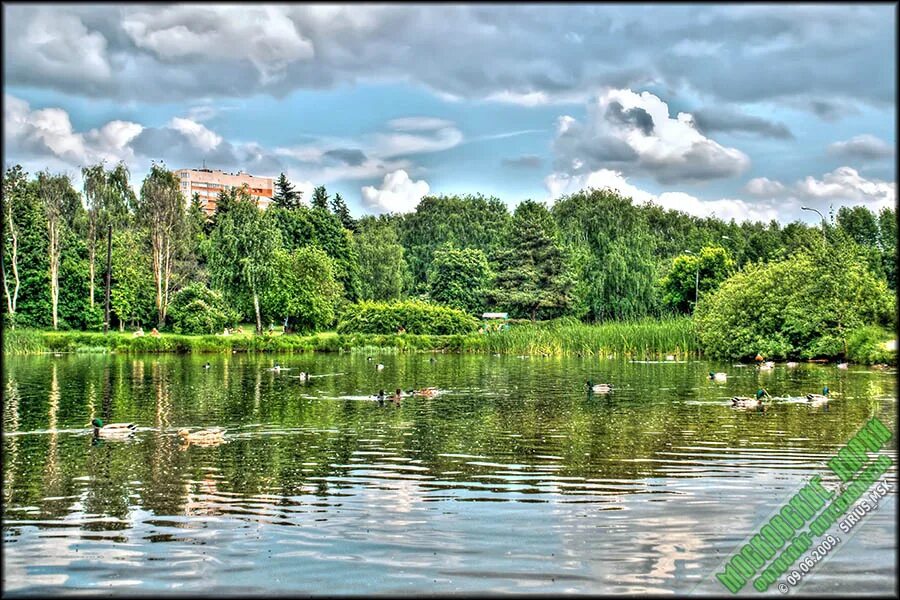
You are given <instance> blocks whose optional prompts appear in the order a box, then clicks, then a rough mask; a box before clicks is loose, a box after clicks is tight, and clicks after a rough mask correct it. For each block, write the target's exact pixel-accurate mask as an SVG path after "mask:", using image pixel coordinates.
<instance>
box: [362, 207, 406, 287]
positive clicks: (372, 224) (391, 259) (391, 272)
mask: <svg viewBox="0 0 900 600" xmlns="http://www.w3.org/2000/svg"><path fill="white" fill-rule="evenodd" d="M353 239H354V242H355V243H356V251H357V255H358V256H359V279H360V299H362V300H376V301H383V300H399V299H400V298H401V297H403V292H404V290H405V289H407V288H408V287H409V285H410V284H411V277H410V274H409V267H408V266H407V264H406V259H405V258H404V250H403V246H402V245H400V238H399V236H398V235H397V230H396V228H395V226H394V225H393V224H392V223H391V221H389V220H388V219H387V218H385V217H384V216H379V217H373V216H366V217H363V218H362V219H360V220H359V223H358V231H357V233H356V235H354V236H353Z"/></svg>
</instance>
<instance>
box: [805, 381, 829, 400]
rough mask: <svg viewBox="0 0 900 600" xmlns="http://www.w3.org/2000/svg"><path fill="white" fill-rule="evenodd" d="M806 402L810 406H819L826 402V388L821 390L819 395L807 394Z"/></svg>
mask: <svg viewBox="0 0 900 600" xmlns="http://www.w3.org/2000/svg"><path fill="white" fill-rule="evenodd" d="M806 401H807V402H809V403H810V404H812V405H820V404H825V403H826V402H828V386H827V385H826V386H825V387H823V388H822V393H821V394H807V395H806Z"/></svg>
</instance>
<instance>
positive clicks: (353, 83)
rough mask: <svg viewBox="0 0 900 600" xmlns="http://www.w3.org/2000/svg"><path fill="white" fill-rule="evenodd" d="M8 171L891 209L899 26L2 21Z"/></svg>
mask: <svg viewBox="0 0 900 600" xmlns="http://www.w3.org/2000/svg"><path fill="white" fill-rule="evenodd" d="M3 13H4V14H3V17H4V19H3V34H4V35H3V65H4V71H3V87H4V90H3V91H4V94H3V121H4V128H3V129H4V139H3V143H4V167H8V166H10V165H12V164H16V163H18V164H21V165H22V166H23V167H24V168H25V169H26V170H28V171H29V172H31V173H35V172H37V171H39V170H43V169H49V170H51V171H54V172H58V171H62V172H66V173H69V174H70V175H71V176H72V180H73V182H74V184H75V185H76V187H80V185H81V177H80V169H81V167H82V166H86V165H90V164H95V163H96V162H98V161H105V162H106V163H108V164H113V163H115V162H117V161H120V160H123V161H125V162H126V164H127V165H128V167H129V169H130V171H131V174H132V178H133V183H134V184H135V187H136V188H139V187H140V181H141V179H142V178H143V177H144V176H145V175H146V173H147V171H148V170H149V168H150V165H151V164H152V162H153V161H157V162H159V161H162V162H164V163H165V165H166V166H167V167H169V168H171V169H173V170H174V169H180V168H196V167H200V166H202V165H203V164H205V165H206V166H207V167H210V168H217V169H222V170H224V171H229V172H232V171H238V170H244V171H246V172H249V173H252V174H254V175H262V176H271V177H277V176H278V174H279V173H282V172H284V173H285V174H286V175H287V176H288V178H289V179H290V180H291V181H292V182H293V183H294V184H295V186H296V187H297V188H298V189H300V190H302V191H303V192H304V197H305V198H306V199H307V200H308V199H309V197H310V196H311V191H312V188H313V187H314V186H317V185H325V186H326V187H327V189H328V190H329V192H330V193H335V192H337V193H340V194H341V195H342V196H343V198H344V199H345V201H346V202H347V203H348V205H349V207H350V210H351V212H352V213H353V214H354V216H357V217H358V216H361V215H363V214H380V213H385V212H400V213H404V212H409V211H412V210H414V209H415V207H416V205H417V203H418V202H419V200H420V199H421V198H422V197H423V196H425V195H439V194H479V193H480V194H483V195H485V196H496V197H498V198H500V199H501V200H503V201H504V202H506V203H507V204H508V205H509V206H510V208H511V209H512V208H514V207H515V206H516V205H517V204H518V203H519V202H521V201H523V200H526V199H532V200H537V201H542V202H547V203H548V204H552V203H553V202H554V201H555V200H556V199H558V198H559V197H561V196H563V195H565V194H571V193H574V192H576V191H578V190H580V189H584V188H586V187H596V188H605V187H610V188H613V189H616V190H618V191H619V192H621V193H623V194H625V195H627V196H630V197H632V198H633V199H634V201H635V202H639V203H644V202H655V203H657V204H660V205H662V206H663V207H665V208H671V209H678V210H681V211H684V212H687V213H690V214H693V215H698V216H709V215H715V216H717V217H720V218H724V219H726V220H727V219H732V218H734V219H736V220H738V221H743V220H748V219H749V220H765V221H768V220H770V219H778V220H779V221H781V222H783V223H787V222H791V221H795V220H802V221H805V222H809V223H814V222H817V221H818V219H819V217H818V216H817V215H816V214H815V213H812V212H810V211H803V210H801V207H802V206H807V207H812V208H816V209H818V210H819V211H821V212H822V213H824V214H825V215H828V211H829V210H831V209H833V210H835V211H836V210H837V209H838V208H839V207H840V206H844V205H848V206H852V205H863V206H867V207H869V208H871V209H873V210H876V211H877V210H879V209H880V208H882V207H886V206H890V207H893V206H894V205H895V203H896V196H897V183H896V180H897V176H896V167H895V162H896V141H897V140H896V135H895V130H896V84H897V81H896V66H897V65H896V44H897V40H896V32H897V6H896V5H893V4H870V5H849V4H848V5H837V4H829V5H812V4H796V5H782V4H777V5H775V4H773V5H752V6H743V5H735V4H727V5H726V4H721V5H718V4H697V5H690V4H668V5H665V4H641V5H613V4H595V5H590V4H578V5H564V4H544V5H511V4H505V5H474V4H473V5H464V4H459V5H450V4H436V5H399V4H398V5H378V4H362V5H326V4H313V5H293V4H271V5H250V4H246V5H243V4H223V5H215V4H202V5H199V4H178V5H160V4H154V5H141V4H125V5H113V4H93V5H92V4H73V5H42V4H4V5H3Z"/></svg>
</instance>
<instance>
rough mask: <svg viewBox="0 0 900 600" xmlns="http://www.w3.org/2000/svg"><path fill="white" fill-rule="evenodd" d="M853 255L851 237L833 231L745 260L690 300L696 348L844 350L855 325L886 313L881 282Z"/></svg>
mask: <svg viewBox="0 0 900 600" xmlns="http://www.w3.org/2000/svg"><path fill="white" fill-rule="evenodd" d="M861 258H862V257H861V256H860V254H859V247H858V246H857V245H856V244H855V243H852V242H851V241H850V240H849V239H844V238H842V237H841V236H835V239H834V240H833V241H831V242H830V243H828V244H819V245H818V246H816V247H815V248H813V249H811V250H808V251H804V252H801V253H799V254H798V255H796V256H794V257H791V258H788V259H784V260H779V261H773V262H770V263H768V264H763V263H757V264H750V265H747V266H746V267H745V268H744V269H743V270H742V271H741V272H739V273H737V274H735V275H733V276H731V277H729V278H728V279H726V280H725V281H724V282H723V283H722V285H721V286H719V288H718V289H717V290H716V291H714V292H712V293H710V294H708V295H706V296H701V298H700V302H699V303H698V304H697V310H696V312H695V314H694V323H695V325H696V328H697V332H698V336H699V337H700V342H701V344H702V346H703V348H704V352H706V353H708V354H709V355H710V356H712V357H716V358H730V359H734V358H745V357H751V356H754V355H756V354H757V353H762V354H763V355H765V356H771V357H774V358H780V357H789V356H791V357H793V356H796V357H802V358H809V357H815V356H837V355H840V354H842V353H845V352H846V349H847V340H848V338H849V337H850V336H851V335H852V334H853V332H854V331H855V330H857V329H859V328H861V327H864V326H866V325H881V324H887V323H890V322H891V320H892V319H893V318H894V314H893V299H892V296H891V294H890V292H889V291H888V289H887V285H886V284H885V282H884V281H883V280H880V279H878V278H877V277H876V276H874V275H873V274H872V273H871V272H870V271H869V270H868V268H867V265H866V263H865V261H864V260H861Z"/></svg>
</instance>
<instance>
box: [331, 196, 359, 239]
mask: <svg viewBox="0 0 900 600" xmlns="http://www.w3.org/2000/svg"><path fill="white" fill-rule="evenodd" d="M331 208H332V210H333V211H334V214H335V215H336V216H337V218H338V219H340V221H341V225H342V226H343V227H344V229H348V230H350V231H353V232H355V231H356V221H355V220H354V219H353V217H352V216H350V209H349V208H347V203H346V202H344V199H343V198H342V197H341V195H340V194H335V195H334V199H333V200H332V201H331Z"/></svg>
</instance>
